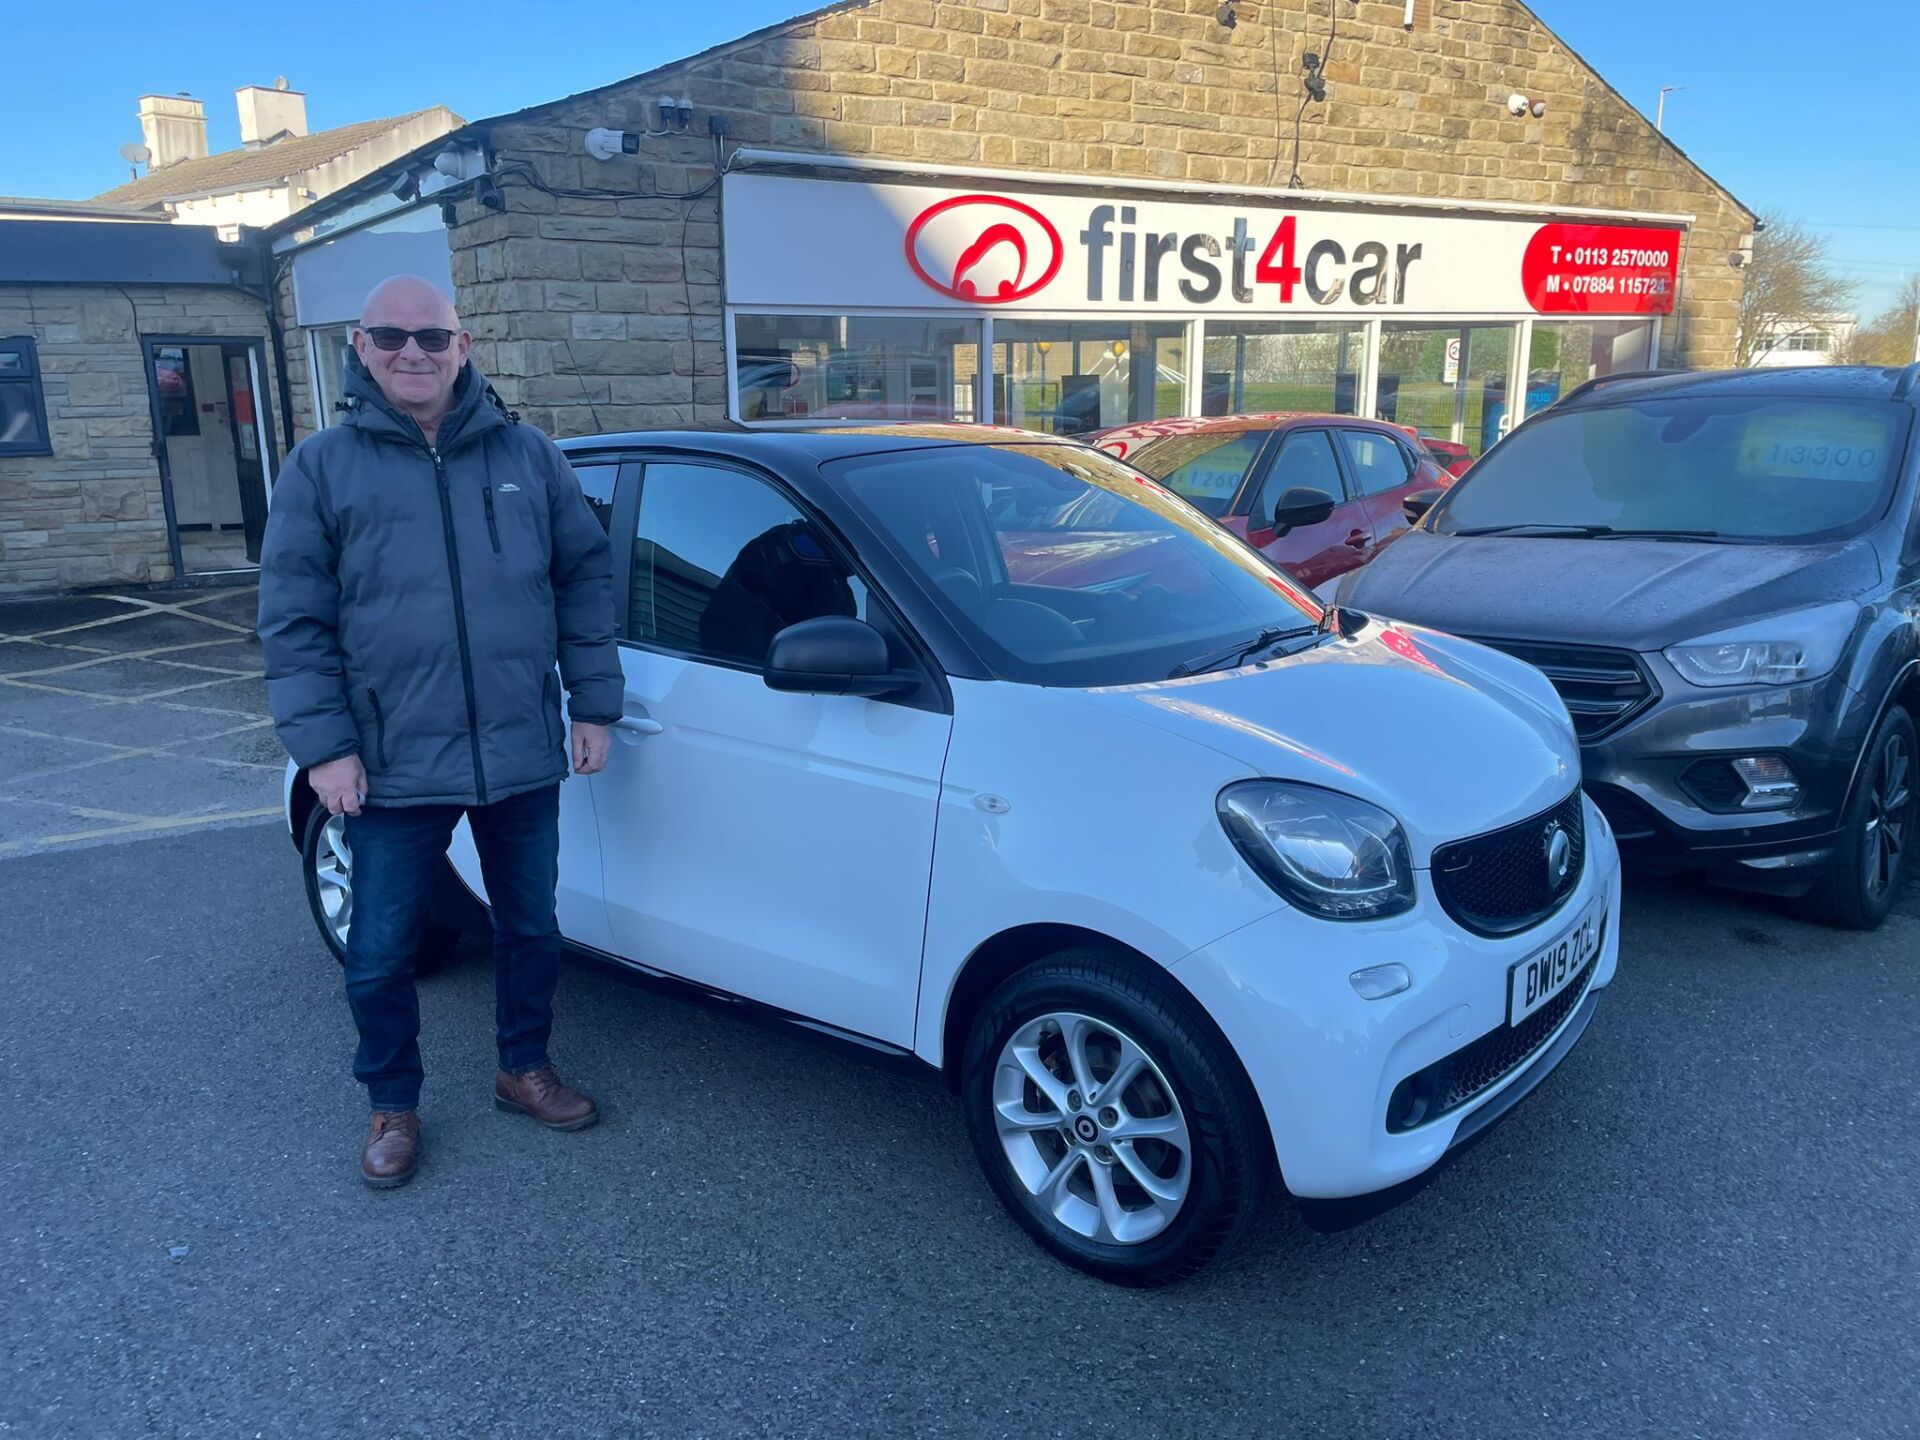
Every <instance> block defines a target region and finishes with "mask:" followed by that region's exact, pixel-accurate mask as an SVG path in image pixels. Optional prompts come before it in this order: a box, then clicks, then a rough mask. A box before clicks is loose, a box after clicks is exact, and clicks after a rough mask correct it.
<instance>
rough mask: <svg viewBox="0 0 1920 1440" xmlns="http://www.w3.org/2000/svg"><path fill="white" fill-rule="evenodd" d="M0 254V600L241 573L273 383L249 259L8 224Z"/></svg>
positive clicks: (153, 234) (183, 245) (266, 460)
mask: <svg viewBox="0 0 1920 1440" xmlns="http://www.w3.org/2000/svg"><path fill="white" fill-rule="evenodd" d="M0 254H4V255H5V256H6V257H7V263H6V264H5V265H4V267H0V594H6V593H18V592H25V591H35V590H56V589H72V588H77V587H86V586H99V585H127V584H143V583H147V582H152V581H161V580H169V579H172V578H174V577H176V576H178V575H180V574H182V573H185V572H190V571H193V570H218V569H244V568H246V567H247V566H248V565H249V564H250V563H251V562H252V560H253V559H257V558H258V554H259V551H258V541H259V536H260V533H261V531H262V529H263V528H264V525H265V521H266V510H267V502H268V483H269V481H270V479H271V474H272V456H273V454H274V451H275V448H276V435H275V427H274V425H273V420H272V415H273V411H274V409H275V408H276V407H274V405H273V404H272V403H271V396H272V395H273V393H274V390H275V388H276V386H277V384H278V378H279V376H278V370H277V368H276V366H275V363H274V353H275V346H274V342H273V337H272V334H271V331H270V328H269V326H268V323H267V306H266V303H265V295H266V290H265V285H264V281H263V277H262V275H261V274H260V272H258V271H257V270H256V269H255V268H254V267H255V262H256V259H257V256H256V254H255V252H254V251H253V250H252V249H251V248H250V247H245V246H229V245H222V244H220V243H219V241H218V240H217V238H216V235H215V232H214V231H213V230H211V229H202V228H199V227H189V226H172V225H166V224H153V223H147V222H141V221H124V220H122V221H98V222H65V221H52V220H21V221H0ZM22 276H31V277H33V280H32V283H18V280H19V278H20V277H22ZM10 277H11V278H12V280H13V282H14V283H9V280H10Z"/></svg>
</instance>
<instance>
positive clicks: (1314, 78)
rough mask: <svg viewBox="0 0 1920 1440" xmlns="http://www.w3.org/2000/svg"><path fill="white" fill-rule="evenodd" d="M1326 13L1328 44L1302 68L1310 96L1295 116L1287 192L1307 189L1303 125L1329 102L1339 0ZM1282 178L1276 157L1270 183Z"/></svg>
mask: <svg viewBox="0 0 1920 1440" xmlns="http://www.w3.org/2000/svg"><path fill="white" fill-rule="evenodd" d="M1327 11H1328V16H1327V20H1328V25H1327V43H1326V44H1325V45H1323V46H1322V47H1321V49H1320V53H1319V54H1318V55H1317V56H1316V55H1313V54H1308V55H1307V56H1306V57H1305V60H1304V62H1303V66H1302V68H1303V69H1304V70H1305V71H1306V78H1305V80H1304V81H1303V82H1302V83H1303V84H1304V85H1305V86H1306V90H1307V93H1306V94H1305V95H1303V96H1301V98H1300V108H1299V109H1298V110H1296V111H1294V113H1293V164H1292V167H1291V169H1292V174H1291V176H1290V177H1289V178H1288V180H1287V188H1288V189H1290V190H1299V189H1301V188H1303V185H1304V182H1303V181H1302V180H1301V178H1300V125H1301V122H1302V121H1303V120H1304V119H1305V117H1306V113H1307V106H1309V105H1311V104H1313V103H1314V102H1316V101H1323V100H1325V99H1326V98H1327V84H1326V80H1325V78H1324V77H1325V74H1326V68H1327V65H1328V62H1330V61H1331V60H1332V58H1333V42H1334V41H1335V40H1336V39H1338V38H1339V35H1340V0H1327ZM1274 89H1275V92H1276V94H1277V93H1278V90H1279V85H1278V81H1277V79H1276V82H1275V86H1274ZM1279 174H1280V157H1279V156H1278V155H1275V156H1274V158H1273V173H1272V174H1271V175H1270V176H1268V177H1267V183H1268V184H1269V185H1271V184H1273V182H1274V180H1276V179H1278V178H1279Z"/></svg>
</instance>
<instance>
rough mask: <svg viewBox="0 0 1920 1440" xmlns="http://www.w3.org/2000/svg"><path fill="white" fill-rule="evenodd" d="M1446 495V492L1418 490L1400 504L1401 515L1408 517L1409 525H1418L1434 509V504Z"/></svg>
mask: <svg viewBox="0 0 1920 1440" xmlns="http://www.w3.org/2000/svg"><path fill="white" fill-rule="evenodd" d="M1446 493H1447V492H1446V491H1444V490H1416V491H1414V492H1413V493H1412V494H1411V495H1409V496H1407V498H1406V499H1404V500H1402V501H1401V502H1400V513H1401V514H1402V515H1404V516H1406V517H1407V524H1409V525H1418V524H1419V523H1420V520H1421V517H1423V516H1424V515H1425V514H1426V513H1427V512H1428V511H1429V510H1431V509H1433V507H1434V504H1435V503H1436V502H1437V501H1438V500H1439V499H1440V497H1441V496H1442V495H1444V494H1446Z"/></svg>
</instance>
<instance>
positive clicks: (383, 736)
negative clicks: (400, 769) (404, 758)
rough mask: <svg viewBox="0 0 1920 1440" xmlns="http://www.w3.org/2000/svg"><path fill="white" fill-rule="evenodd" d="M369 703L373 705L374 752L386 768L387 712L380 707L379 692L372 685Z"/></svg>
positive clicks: (368, 688)
mask: <svg viewBox="0 0 1920 1440" xmlns="http://www.w3.org/2000/svg"><path fill="white" fill-rule="evenodd" d="M367 703H368V704H369V705H371V706H372V707H373V753H374V755H375V756H376V757H377V758H378V759H379V761H380V768H381V769H382V770H384V769H386V768H387V712H386V711H384V710H382V709H381V708H380V695H379V692H378V691H376V690H375V689H374V688H373V687H372V686H371V685H369V686H368V687H367Z"/></svg>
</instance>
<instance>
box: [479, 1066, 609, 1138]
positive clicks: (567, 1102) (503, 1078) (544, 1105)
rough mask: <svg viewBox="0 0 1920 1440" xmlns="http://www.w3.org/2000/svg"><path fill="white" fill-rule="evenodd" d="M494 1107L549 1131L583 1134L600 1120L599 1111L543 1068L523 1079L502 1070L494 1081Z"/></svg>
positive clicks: (598, 1108)
mask: <svg viewBox="0 0 1920 1440" xmlns="http://www.w3.org/2000/svg"><path fill="white" fill-rule="evenodd" d="M493 1103H494V1107H495V1108H496V1109H499V1110H514V1111H518V1112H519V1113H520V1114H522V1115H531V1116H532V1117H533V1118H534V1119H536V1120H538V1121H539V1122H540V1123H541V1124H542V1125H544V1126H546V1127H547V1128H548V1129H549V1130H584V1129H586V1128H587V1126H589V1125H591V1124H593V1122H594V1121H596V1120H598V1119H599V1118H600V1107H599V1106H597V1105H595V1104H594V1103H593V1100H592V1098H591V1097H590V1096H586V1095H582V1094H581V1093H580V1092H579V1091H578V1090H576V1089H574V1088H573V1087H572V1086H571V1085H569V1084H567V1083H566V1082H565V1081H564V1080H562V1079H561V1078H560V1077H559V1076H558V1075H556V1074H554V1073H553V1066H551V1065H542V1066H541V1067H540V1068H539V1069H538V1070H529V1071H528V1072H527V1073H526V1074H524V1075H509V1074H508V1073H507V1072H506V1071H505V1070H502V1071H500V1072H499V1073H498V1074H496V1075H495V1076H494V1078H493Z"/></svg>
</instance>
